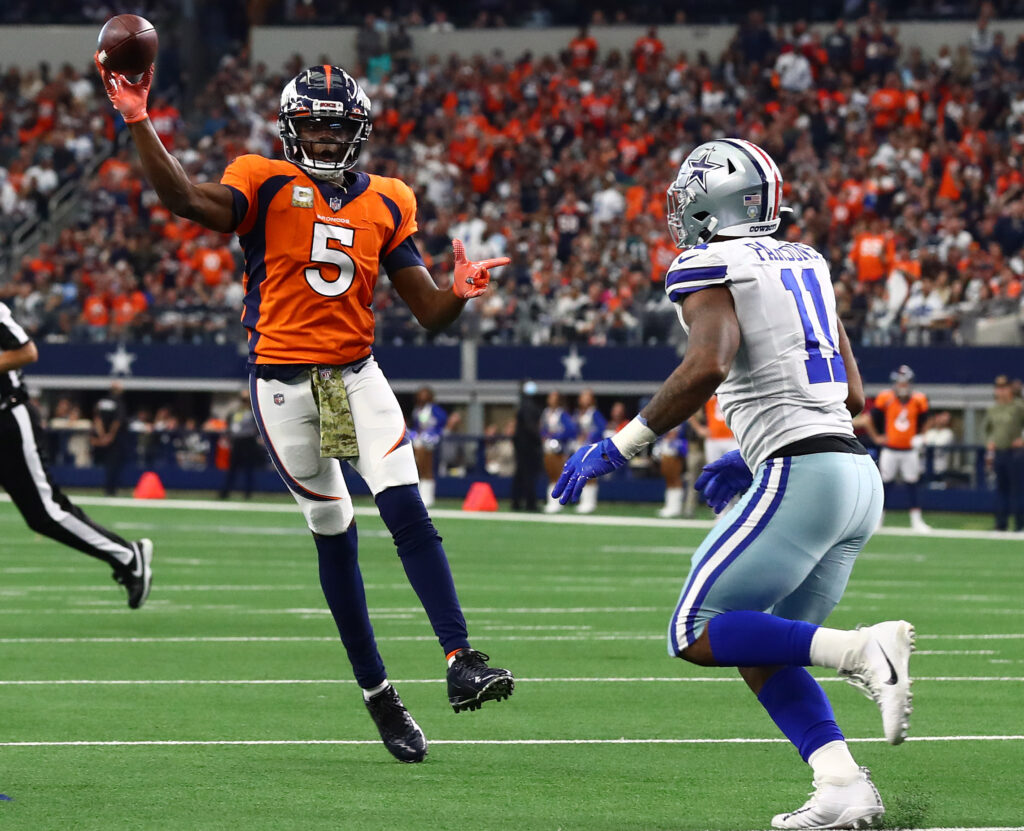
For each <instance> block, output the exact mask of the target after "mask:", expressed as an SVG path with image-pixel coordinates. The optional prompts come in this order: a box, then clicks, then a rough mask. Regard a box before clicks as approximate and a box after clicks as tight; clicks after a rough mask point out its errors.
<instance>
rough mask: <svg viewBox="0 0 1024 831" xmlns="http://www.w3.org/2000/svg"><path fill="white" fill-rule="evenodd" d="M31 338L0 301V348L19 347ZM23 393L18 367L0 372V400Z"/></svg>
mask: <svg viewBox="0 0 1024 831" xmlns="http://www.w3.org/2000/svg"><path fill="white" fill-rule="evenodd" d="M31 340H32V339H31V338H30V337H29V336H28V333H27V332H26V331H25V330H24V329H22V328H21V327H20V326H19V325H18V322H17V321H16V320H15V319H14V316H13V315H12V314H11V310H10V309H9V308H7V305H6V304H4V303H0V349H2V350H3V351H5V352H6V351H9V350H12V349H21V347H23V346H24V345H25V344H27V343H30V342H31ZM24 395H25V385H24V382H23V381H22V378H21V370H20V369H11V370H8V371H7V372H2V373H0V400H2V401H6V400H8V399H9V398H11V397H17V398H20V397H22V396H24Z"/></svg>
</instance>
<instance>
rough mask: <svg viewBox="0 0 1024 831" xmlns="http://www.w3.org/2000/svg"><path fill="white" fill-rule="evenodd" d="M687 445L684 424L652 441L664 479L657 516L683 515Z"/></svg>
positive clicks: (665, 517)
mask: <svg viewBox="0 0 1024 831" xmlns="http://www.w3.org/2000/svg"><path fill="white" fill-rule="evenodd" d="M688 445H689V443H688V442H687V441H686V425H684V424H680V425H679V426H678V427H673V428H672V429H671V430H669V431H668V432H667V433H666V434H665V435H663V436H659V437H658V440H657V441H656V442H655V443H654V450H653V451H652V452H653V455H654V457H655V458H656V459H657V460H658V467H659V470H660V471H661V476H662V478H663V479H664V480H665V505H664V506H663V507H661V508H659V509H658V516H660V517H662V518H663V519H670V518H672V517H679V516H682V515H683V472H684V468H685V467H686V457H687V455H688V450H689V446H688ZM588 487H589V485H588ZM691 490H692V489H691ZM694 493H696V491H694Z"/></svg>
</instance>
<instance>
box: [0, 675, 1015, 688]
mask: <svg viewBox="0 0 1024 831" xmlns="http://www.w3.org/2000/svg"><path fill="white" fill-rule="evenodd" d="M742 680H743V679H742V678H739V677H737V676H734V675H716V676H701V677H688V678H676V677H671V676H668V677H659V676H640V677H632V678H625V677H609V678H603V677H564V678H559V677H552V678H517V679H516V681H517V682H518V683H534V684H736V683H740V682H742ZM817 680H818V681H820V682H821V683H843V682H844V679H842V678H828V677H826V678H818V679H817ZM926 681H942V682H945V683H951V682H959V683H968V684H977V683H990V682H1007V681H1008V682H1011V683H1024V677H1019V676H997V675H987V676H969V675H935V676H924V677H915V678H914V682H915V683H918V682H926ZM355 683H356V682H355V681H354V680H353V679H349V678H246V679H234V678H117V679H115V678H52V679H6V680H0V687H76V686H77V687H151V686H156V687H160V686H171V687H263V686H276V687H279V686H303V685H309V684H331V685H343V686H344V685H352V684H355ZM392 683H393V684H395V686H401V685H403V684H404V685H409V684H444V683H447V682H446V681H445V679H443V678H406V679H404V680H395V681H392Z"/></svg>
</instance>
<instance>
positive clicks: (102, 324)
mask: <svg viewBox="0 0 1024 831" xmlns="http://www.w3.org/2000/svg"><path fill="white" fill-rule="evenodd" d="M81 322H82V323H83V324H84V326H85V327H86V331H87V333H88V338H89V340H92V341H99V340H103V339H104V338H105V337H106V333H107V326H108V325H109V324H110V308H109V306H108V305H107V294H106V292H105V291H102V290H101V289H100V288H99V287H98V286H97V289H96V290H95V291H94V292H93V293H92V294H90V295H89V296H87V297H86V298H85V300H84V301H82V317H81Z"/></svg>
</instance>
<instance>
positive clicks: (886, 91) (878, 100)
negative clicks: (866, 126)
mask: <svg viewBox="0 0 1024 831" xmlns="http://www.w3.org/2000/svg"><path fill="white" fill-rule="evenodd" d="M868 106H869V107H870V109H871V112H872V113H873V115H874V125H875V129H876V130H881V131H885V130H889V129H891V128H892V127H895V126H896V125H897V124H898V123H899V121H900V118H901V117H902V115H903V110H904V107H905V106H906V96H905V95H904V93H903V89H902V85H901V84H900V79H899V77H898V76H897V75H896V73H895V72H890V73H888V74H887V75H886V76H885V86H884V87H882V88H881V89H878V90H876V91H875V93H874V94H873V95H872V96H871V100H870V103H869V105H868Z"/></svg>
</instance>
